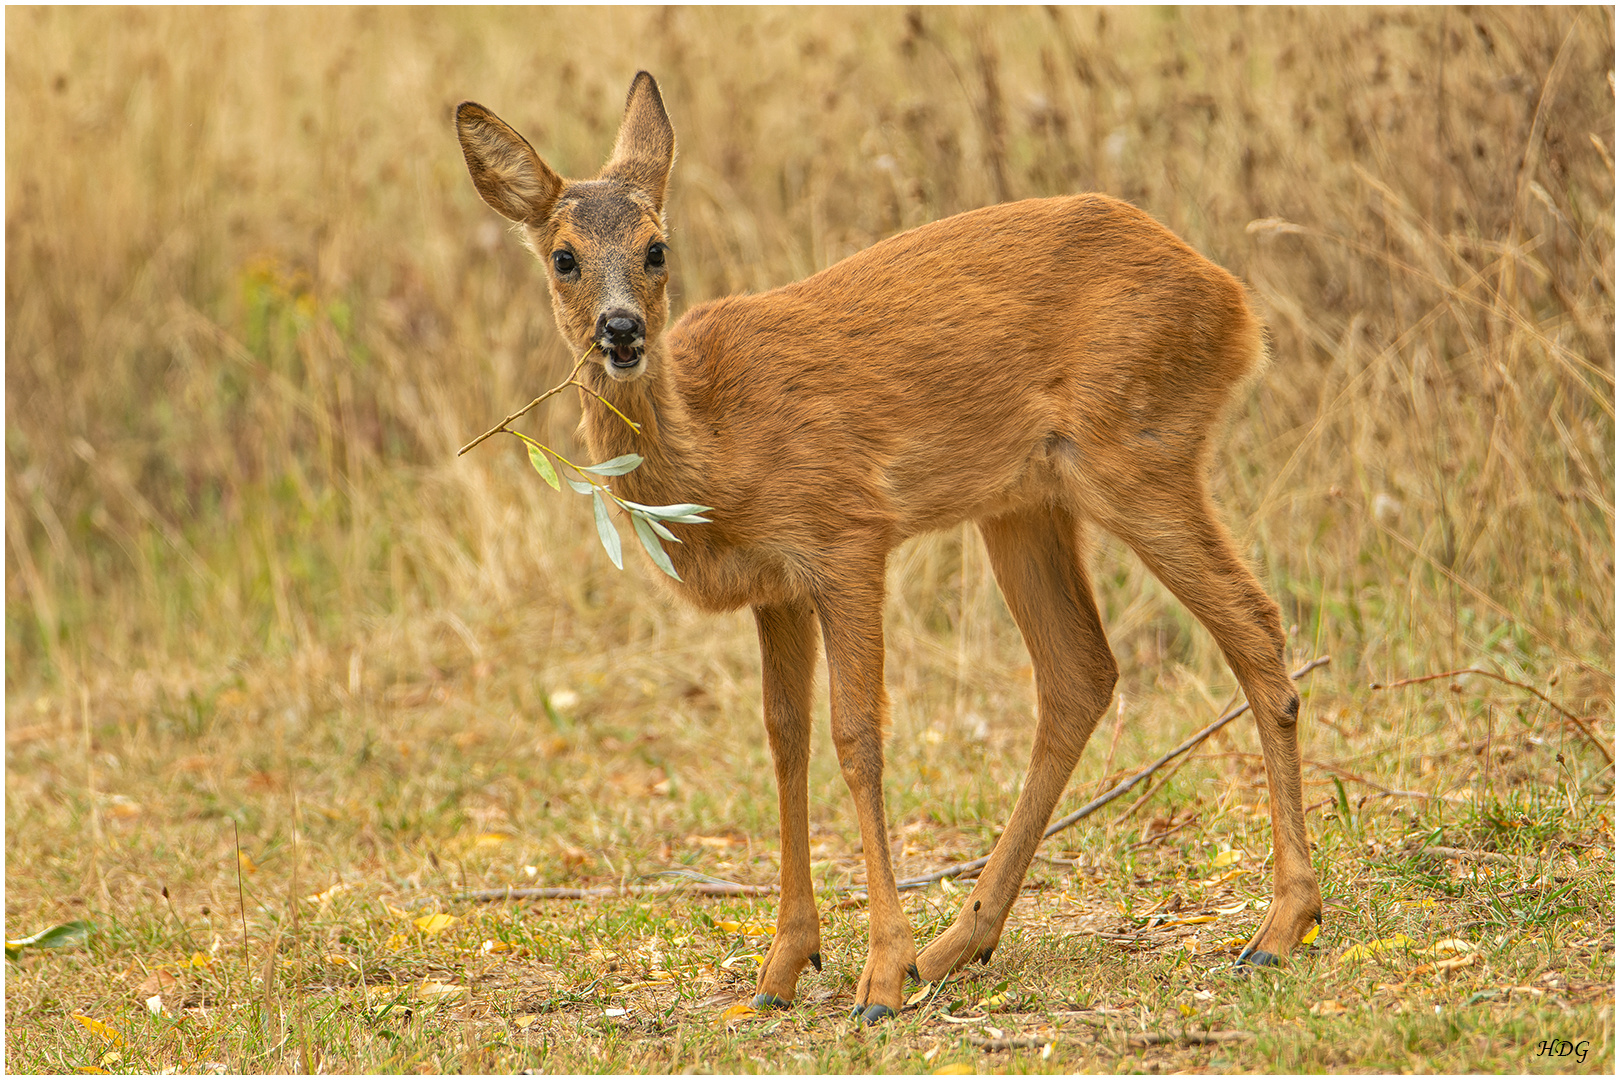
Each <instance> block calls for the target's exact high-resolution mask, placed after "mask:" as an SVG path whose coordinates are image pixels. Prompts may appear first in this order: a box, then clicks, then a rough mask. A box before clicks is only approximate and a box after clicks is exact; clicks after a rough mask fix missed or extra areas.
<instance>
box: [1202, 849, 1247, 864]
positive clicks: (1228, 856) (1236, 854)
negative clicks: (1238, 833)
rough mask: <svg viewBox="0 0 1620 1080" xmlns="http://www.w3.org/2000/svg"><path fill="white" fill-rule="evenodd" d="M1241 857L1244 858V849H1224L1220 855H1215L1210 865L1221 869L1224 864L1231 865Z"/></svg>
mask: <svg viewBox="0 0 1620 1080" xmlns="http://www.w3.org/2000/svg"><path fill="white" fill-rule="evenodd" d="M1241 858H1243V852H1242V850H1241V849H1239V848H1233V849H1232V850H1231V851H1223V852H1221V853H1220V854H1219V855H1217V856H1215V857H1214V858H1213V859H1211V860H1210V862H1209V865H1211V866H1213V867H1215V868H1216V869H1219V868H1221V867H1223V866H1231V865H1232V864H1233V863H1235V862H1237V861H1238V860H1239V859H1241Z"/></svg>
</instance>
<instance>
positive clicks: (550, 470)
mask: <svg viewBox="0 0 1620 1080" xmlns="http://www.w3.org/2000/svg"><path fill="white" fill-rule="evenodd" d="M529 463H530V464H531V465H533V466H534V471H535V472H537V473H539V474H540V479H542V480H544V481H545V482H546V483H548V484H550V485H551V487H552V490H554V491H561V490H562V483H561V482H560V481H559V480H558V479H557V470H556V469H555V468H554V467H553V466H552V464H551V459H550V458H548V457H546V455H545V454H544V453H543V452H542V451H541V450H540V448H539V447H538V446H535V445H534V444H533V443H530V444H529Z"/></svg>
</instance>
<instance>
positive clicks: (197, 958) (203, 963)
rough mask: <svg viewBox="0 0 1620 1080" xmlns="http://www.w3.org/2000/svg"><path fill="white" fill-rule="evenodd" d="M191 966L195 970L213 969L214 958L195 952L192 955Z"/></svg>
mask: <svg viewBox="0 0 1620 1080" xmlns="http://www.w3.org/2000/svg"><path fill="white" fill-rule="evenodd" d="M190 964H191V966H192V967H194V968H205V967H212V966H213V964H214V958H213V957H212V956H209V955H208V954H207V953H205V952H194V953H192V954H191V960H190Z"/></svg>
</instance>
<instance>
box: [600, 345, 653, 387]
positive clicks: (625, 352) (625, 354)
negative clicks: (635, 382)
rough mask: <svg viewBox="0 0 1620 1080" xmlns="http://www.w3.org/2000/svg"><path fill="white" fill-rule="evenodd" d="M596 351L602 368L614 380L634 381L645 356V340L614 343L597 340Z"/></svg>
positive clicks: (639, 372)
mask: <svg viewBox="0 0 1620 1080" xmlns="http://www.w3.org/2000/svg"><path fill="white" fill-rule="evenodd" d="M596 349H597V351H598V352H600V353H601V354H602V360H603V365H602V366H603V367H605V368H606V369H607V373H608V374H609V375H611V376H613V377H614V378H615V379H634V378H635V377H636V376H638V375H640V374H641V368H642V361H643V359H645V357H646V355H647V343H646V340H645V339H639V338H638V339H637V340H635V341H625V342H618V343H617V344H615V343H614V342H611V341H608V340H605V339H602V338H599V339H597V341H596Z"/></svg>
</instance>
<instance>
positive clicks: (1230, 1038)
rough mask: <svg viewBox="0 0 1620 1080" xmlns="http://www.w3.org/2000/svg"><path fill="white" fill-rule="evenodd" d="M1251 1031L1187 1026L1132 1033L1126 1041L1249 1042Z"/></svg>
mask: <svg viewBox="0 0 1620 1080" xmlns="http://www.w3.org/2000/svg"><path fill="white" fill-rule="evenodd" d="M1254 1037H1255V1036H1254V1033H1253V1032H1252V1031H1199V1030H1197V1029H1195V1028H1187V1029H1185V1030H1183V1031H1170V1032H1147V1033H1145V1034H1142V1035H1132V1036H1131V1037H1130V1038H1129V1039H1127V1040H1126V1041H1127V1042H1129V1043H1130V1044H1131V1045H1132V1046H1162V1045H1164V1044H1165V1043H1176V1042H1186V1043H1204V1044H1211V1043H1235V1042H1249V1041H1250V1040H1251V1039H1253V1038H1254Z"/></svg>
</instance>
